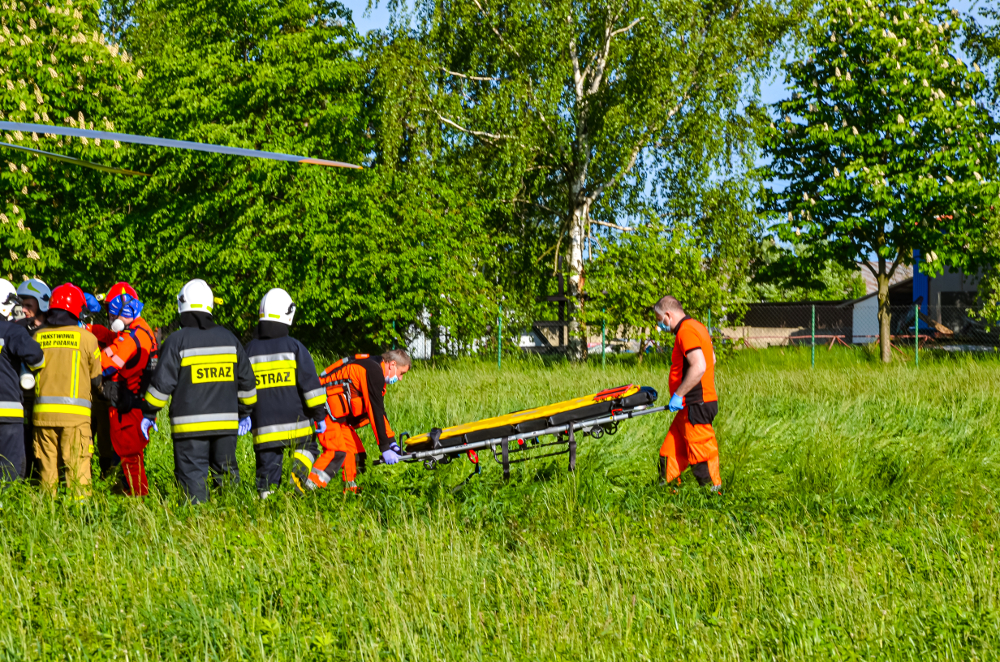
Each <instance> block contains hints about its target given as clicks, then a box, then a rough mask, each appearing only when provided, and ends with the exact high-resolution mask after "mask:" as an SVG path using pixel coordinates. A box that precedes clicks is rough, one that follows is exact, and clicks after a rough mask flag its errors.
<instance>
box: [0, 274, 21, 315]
mask: <svg viewBox="0 0 1000 662" xmlns="http://www.w3.org/2000/svg"><path fill="white" fill-rule="evenodd" d="M19 302H20V299H18V298H17V290H15V289H14V285H13V284H12V283H11V282H10V281H9V280H7V279H6V278H0V317H3V318H4V319H10V316H11V314H13V312H14V306H16V305H17V304H18V303H19Z"/></svg>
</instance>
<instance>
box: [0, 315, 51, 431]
mask: <svg viewBox="0 0 1000 662" xmlns="http://www.w3.org/2000/svg"><path fill="white" fill-rule="evenodd" d="M44 365H45V353H44V352H43V351H42V348H41V347H40V346H39V345H38V343H37V342H35V340H34V339H33V338H32V337H31V336H30V335H29V334H28V332H27V331H26V330H25V329H24V327H23V326H20V325H18V324H14V323H13V322H8V321H7V320H3V319H0V423H22V422H23V420H24V405H23V404H22V403H23V402H24V392H23V391H22V390H21V367H22V366H27V367H28V369H29V370H40V369H41V368H42V367H43V366H44Z"/></svg>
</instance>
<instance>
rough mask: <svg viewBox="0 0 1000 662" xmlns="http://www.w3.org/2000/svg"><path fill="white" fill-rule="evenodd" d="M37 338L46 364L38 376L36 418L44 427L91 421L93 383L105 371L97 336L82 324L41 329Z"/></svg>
mask: <svg viewBox="0 0 1000 662" xmlns="http://www.w3.org/2000/svg"><path fill="white" fill-rule="evenodd" d="M35 340H37V341H38V344H39V345H40V346H41V348H42V351H43V352H45V367H44V368H42V369H41V371H40V372H39V373H38V377H37V379H36V382H37V383H36V385H35V407H34V411H33V414H32V421H33V422H34V424H35V425H38V426H43V427H68V426H73V425H79V424H80V423H85V422H89V421H90V404H91V403H90V400H91V395H90V393H91V385H92V382H93V380H94V378H96V377H99V376H100V374H101V357H100V354H101V352H100V350H99V349H98V347H97V338H95V337H94V334H92V333H91V332H90V331H87V330H86V329H81V328H80V327H78V326H57V327H45V328H44V329H42V330H40V331H38V333H36V334H35Z"/></svg>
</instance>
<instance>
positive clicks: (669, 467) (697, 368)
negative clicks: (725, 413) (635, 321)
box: [653, 296, 722, 493]
mask: <svg viewBox="0 0 1000 662" xmlns="http://www.w3.org/2000/svg"><path fill="white" fill-rule="evenodd" d="M653 311H654V312H655V314H656V321H657V325H658V326H659V327H660V329H662V330H664V331H667V330H669V331H673V333H674V335H675V336H676V340H675V342H674V352H673V357H672V362H671V364H670V404H669V409H670V411H672V412H676V414H677V415H676V416H675V417H674V422H673V423H672V424H671V425H670V430H669V431H668V432H667V436H666V439H664V440H663V446H661V447H660V484H661V485H666V484H668V483H670V482H672V481H674V480H676V481H677V482H678V483H680V475H681V472H682V471H684V469H686V468H687V467H688V466H690V467H691V473H693V474H694V476H695V478H697V479H698V484H699V485H703V486H704V485H708V486H710V489H711V490H712V491H713V492H716V493H721V491H722V475H721V473H720V472H719V442H718V440H716V438H715V430H714V429H713V428H712V421H714V420H715V416H716V414H718V413H719V398H718V396H717V395H716V392H715V350H714V349H713V348H712V337H711V336H710V335H709V333H708V329H706V328H705V326H704V325H703V324H702V323H701V322H699V321H698V320H695V319H692V318H690V317H688V316H687V314H685V312H684V309H683V308H682V307H681V304H680V302H679V301H678V300H677V299H675V298H674V297H672V296H665V297H663V298H662V299H660V300H659V301H658V302H657V303H656V305H655V306H654V307H653Z"/></svg>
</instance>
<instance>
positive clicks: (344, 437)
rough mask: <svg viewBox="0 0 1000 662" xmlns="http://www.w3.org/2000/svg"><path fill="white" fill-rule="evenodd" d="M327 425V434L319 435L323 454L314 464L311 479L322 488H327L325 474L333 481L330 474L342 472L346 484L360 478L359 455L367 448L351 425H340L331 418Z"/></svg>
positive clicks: (328, 419)
mask: <svg viewBox="0 0 1000 662" xmlns="http://www.w3.org/2000/svg"><path fill="white" fill-rule="evenodd" d="M326 423H327V425H326V432H324V433H323V434H321V435H319V444H320V446H322V447H323V452H322V453H321V454H320V456H319V458H317V459H316V461H315V462H313V470H312V473H311V474H310V476H309V479H310V480H312V481H313V482H314V483H316V484H317V485H319V486H320V487H326V480H324V479H323V478H324V473H325V475H326V476H329V477H330V479H331V480H332V479H333V475H331V473H330V472H333V474H336V473H338V472H340V471H341V470H342V475H343V480H344V482H345V483H350V482H352V481H354V479H355V478H357V476H358V464H357V454H358V453H364V452H365V447H364V445H363V444H362V443H361V438H360V437H358V433H357V432H356V431H355V430H354V428H352V427H351V426H350V425H347V424H346V423H338V422H337V421H334V420H333V419H331V418H327V419H326ZM328 468H329V471H327V469H328ZM320 472H324V473H320Z"/></svg>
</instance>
